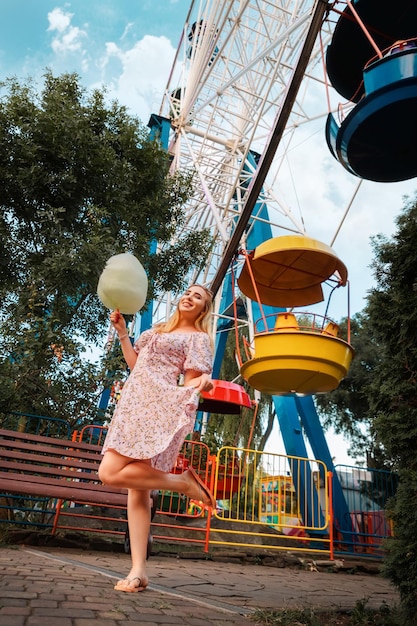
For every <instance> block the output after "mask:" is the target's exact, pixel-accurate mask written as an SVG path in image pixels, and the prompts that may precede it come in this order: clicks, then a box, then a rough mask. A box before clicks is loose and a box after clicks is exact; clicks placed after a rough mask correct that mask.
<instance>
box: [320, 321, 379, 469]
mask: <svg viewBox="0 0 417 626" xmlns="http://www.w3.org/2000/svg"><path fill="white" fill-rule="evenodd" d="M347 323H348V320H347V319H346V318H345V319H343V320H341V322H340V328H341V330H342V335H343V336H346V328H347ZM350 332H351V338H350V343H351V345H352V346H353V348H354V350H355V355H354V359H353V361H352V364H351V366H350V368H349V371H348V373H347V375H346V377H345V378H344V379H343V380H342V381H341V383H340V385H339V386H338V387H337V388H336V389H335V390H334V391H331V392H330V393H328V394H323V395H317V396H316V406H317V410H318V413H319V415H320V419H321V421H322V424H323V427H324V428H328V427H330V426H331V427H333V428H334V430H335V432H336V433H342V434H343V435H345V436H346V438H347V439H348V440H349V442H350V448H349V454H350V455H351V456H353V457H357V458H360V457H363V456H364V454H365V453H366V454H367V457H368V461H369V463H370V464H372V465H373V466H375V467H378V468H379V469H382V468H383V467H385V466H386V465H385V459H383V458H381V454H380V451H379V450H377V449H375V445H374V443H373V442H372V440H371V436H370V419H369V404H368V397H367V389H368V385H369V384H370V383H371V381H372V378H373V372H374V369H375V367H376V365H377V363H378V361H379V355H380V346H379V344H378V342H377V341H376V340H375V338H374V337H373V334H372V332H371V330H370V327H369V321H368V316H367V313H366V311H363V312H362V313H357V314H356V315H354V316H353V317H352V319H351V322H350Z"/></svg>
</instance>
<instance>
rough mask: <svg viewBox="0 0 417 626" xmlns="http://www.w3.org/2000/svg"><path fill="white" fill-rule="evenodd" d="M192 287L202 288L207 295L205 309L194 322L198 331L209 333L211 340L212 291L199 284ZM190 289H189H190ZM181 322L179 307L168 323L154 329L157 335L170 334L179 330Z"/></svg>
mask: <svg viewBox="0 0 417 626" xmlns="http://www.w3.org/2000/svg"><path fill="white" fill-rule="evenodd" d="M190 287H200V289H202V290H203V291H204V293H205V294H206V299H205V303H204V304H205V306H204V309H203V311H201V313H200V315H199V316H198V318H197V319H196V321H195V322H194V325H195V327H196V329H197V330H199V331H200V332H203V333H207V334H208V335H210V338H211V321H212V312H213V307H212V304H213V294H212V293H211V291H210V289H207V287H204V286H203V285H199V284H197V283H195V284H193V285H190ZM190 287H188V289H189V288H190ZM179 322H180V312H179V310H178V305H177V308H176V309H175V311H174V313H173V314H172V315H171V317H170V318H169V319H168V320H167V321H166V322H160V323H159V324H155V326H154V329H155V331H156V332H157V333H169V332H171V330H174V329H175V328H177V326H178V324H179Z"/></svg>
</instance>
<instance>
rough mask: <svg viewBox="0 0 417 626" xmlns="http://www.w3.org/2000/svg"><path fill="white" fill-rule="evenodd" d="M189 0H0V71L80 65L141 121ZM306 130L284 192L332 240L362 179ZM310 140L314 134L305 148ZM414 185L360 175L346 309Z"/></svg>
mask: <svg viewBox="0 0 417 626" xmlns="http://www.w3.org/2000/svg"><path fill="white" fill-rule="evenodd" d="M189 5H190V3H189V0H71V1H69V2H61V3H60V2H57V1H54V0H0V8H1V20H0V81H2V80H4V79H6V78H7V77H11V76H13V77H16V78H18V79H19V80H26V79H28V78H31V79H32V80H34V81H35V82H39V84H41V83H42V76H43V74H44V73H45V70H46V69H50V70H52V72H53V73H54V74H60V73H62V72H77V73H78V74H79V76H80V78H81V83H82V85H83V86H84V87H86V88H87V89H91V88H94V87H101V86H106V89H107V90H108V93H109V97H110V98H115V99H117V100H118V101H119V102H120V104H123V105H125V106H127V107H128V109H129V111H130V112H131V113H132V114H134V115H137V116H138V117H139V118H140V119H141V120H142V121H143V122H144V123H145V124H146V123H147V121H148V119H149V116H150V114H151V113H155V112H158V110H159V106H160V104H161V101H162V95H163V91H164V88H165V86H166V84H167V81H168V76H169V72H170V69H171V65H172V61H173V58H174V55H175V51H176V48H177V46H178V43H179V40H180V36H181V31H182V28H183V25H184V22H185V19H186V17H187V13H188V10H189ZM323 124H324V122H323ZM305 132H306V137H305V140H306V145H305V147H304V148H303V149H302V150H301V151H299V152H298V154H299V155H300V156H299V157H298V158H299V159H300V161H299V163H298V164H297V162H296V159H297V156H296V154H297V153H295V164H294V167H296V168H297V167H298V168H299V169H300V171H306V154H307V155H309V159H308V170H307V171H308V175H304V176H303V184H302V186H300V187H299V188H298V189H296V190H295V191H294V192H293V196H294V197H291V191H289V192H288V197H286V198H285V199H286V201H287V202H288V203H289V204H290V205H291V204H294V205H299V206H300V207H301V210H302V211H303V212H305V223H306V226H307V234H308V235H309V236H312V237H316V238H317V239H320V240H321V241H324V242H325V243H330V242H331V240H332V239H333V237H334V235H335V233H336V230H337V228H338V226H339V224H340V216H341V215H342V214H343V212H344V210H345V207H346V206H347V205H348V203H349V202H350V200H351V198H352V194H353V192H354V189H355V188H356V185H357V183H358V182H359V181H358V179H356V178H355V177H353V176H351V175H347V173H346V172H344V170H343V168H342V166H341V165H340V164H339V163H337V162H336V161H335V160H334V159H333V157H332V156H331V155H330V153H329V152H328V149H327V146H325V140H324V130H323V132H322V134H320V133H321V128H319V130H317V127H316V128H314V129H311V130H308V129H307V130H306V131H305ZM308 133H310V138H309V137H308ZM308 141H312V142H314V144H311V145H312V147H311V148H308ZM318 155H320V158H319V156H318ZM416 190H417V181H416V179H414V180H412V181H405V182H402V183H390V184H377V183H373V182H370V181H364V182H363V183H362V184H361V187H360V189H359V191H358V193H357V195H356V197H355V200H354V202H353V203H352V208H351V209H350V211H349V213H348V215H347V217H346V219H345V221H344V223H343V226H342V227H341V230H340V234H339V235H338V236H337V238H336V240H335V250H336V251H337V253H338V254H339V256H340V257H341V258H342V260H343V261H344V262H345V264H346V265H347V267H348V270H349V277H350V283H351V288H350V293H351V313H352V314H353V313H355V312H358V311H360V310H362V308H363V307H364V305H365V298H366V294H367V292H368V290H369V289H370V288H371V287H372V286H373V277H372V273H371V270H370V267H369V265H370V263H371V261H372V248H371V245H370V237H371V236H373V235H376V234H378V233H381V234H384V235H386V236H387V237H390V236H391V235H392V234H393V232H394V231H395V223H394V221H395V216H396V215H398V214H399V212H400V210H401V208H402V206H403V204H404V203H403V197H404V196H414V192H415V191H416ZM295 196H296V197H295ZM336 205H337V206H338V211H337V215H336V214H335V213H336V211H335V206H336ZM336 319H337V318H336ZM333 441H335V442H336V443H335V446H336V451H335V456H336V461H337V462H340V463H344V462H350V461H351V460H350V459H349V457H348V456H347V455H346V449H347V444H346V442H344V441H343V440H341V439H340V438H335V439H333Z"/></svg>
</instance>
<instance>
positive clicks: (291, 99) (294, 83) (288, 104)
mask: <svg viewBox="0 0 417 626" xmlns="http://www.w3.org/2000/svg"><path fill="white" fill-rule="evenodd" d="M327 8H328V3H327V1H325V0H318V2H317V4H316V7H315V10H314V14H313V17H312V20H311V23H310V26H309V29H308V33H307V36H306V39H305V42H304V45H303V47H302V50H301V52H300V57H299V59H298V62H297V65H296V68H295V71H294V76H293V78H292V80H291V82H290V83H289V85H288V87H287V91H286V94H285V97H284V102H283V104H282V107H281V110H280V111H279V113H278V115H277V118H276V120H275V124H274V127H273V129H272V133H271V137H270V140H269V142H268V145H267V147H266V149H265V150H264V153H263V154H262V156H261V159H260V161H259V165H258V167H257V169H256V171H255V173H254V175H253V178H252V180H251V183H250V185H249V187H248V191H247V193H246V197H245V206H244V207H243V210H242V213H241V215H240V218H239V221H238V222H237V224H236V228H235V230H234V231H233V234H232V236H231V238H230V241H229V243H228V245H227V246H226V248H225V251H224V254H223V257H222V260H221V262H220V265H219V267H218V269H217V272H216V274H215V276H214V278H213V281H212V283H211V287H210V288H211V290H212V291H213V293H214V295H215V294H216V293H217V291H218V290H219V288H220V286H221V284H222V282H223V279H224V277H225V275H226V272H227V270H228V268H229V266H230V263H231V262H232V259H233V256H234V255H235V253H236V251H237V249H238V247H239V244H240V240H241V238H242V235H243V233H244V231H245V228H246V225H247V223H248V221H249V219H250V217H251V214H252V211H253V208H254V206H255V204H256V202H257V200H258V197H259V194H260V192H261V189H262V186H263V184H264V182H265V179H266V176H267V174H268V171H269V169H270V167H271V164H272V161H273V158H274V156H275V153H276V151H277V148H278V145H279V142H280V141H281V138H282V135H283V132H284V130H285V127H286V125H287V122H288V118H289V116H290V113H291V110H292V108H293V106H294V103H295V100H296V97H297V93H298V90H299V88H300V85H301V82H302V80H303V77H304V74H305V72H306V69H307V66H308V62H309V60H310V56H311V53H312V50H313V47H314V43H315V41H316V37H317V35H318V33H319V31H320V29H321V26H322V23H323V17H324V14H325V12H326V10H327Z"/></svg>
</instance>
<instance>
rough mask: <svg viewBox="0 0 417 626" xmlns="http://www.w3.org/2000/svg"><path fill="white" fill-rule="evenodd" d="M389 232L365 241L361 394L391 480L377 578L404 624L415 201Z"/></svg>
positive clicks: (412, 497) (413, 521)
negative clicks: (369, 351) (368, 361)
mask: <svg viewBox="0 0 417 626" xmlns="http://www.w3.org/2000/svg"><path fill="white" fill-rule="evenodd" d="M396 224H397V231H396V233H395V234H394V236H393V238H392V240H391V241H389V240H387V239H386V238H384V237H382V236H378V237H375V238H374V239H373V247H374V253H375V260H374V262H373V270H374V275H375V278H376V283H377V286H376V287H375V288H374V289H372V290H371V292H370V295H369V296H368V304H367V314H368V319H369V324H370V328H371V331H372V333H373V336H374V338H375V340H376V341H377V342H378V345H379V346H380V354H379V360H378V363H377V365H376V367H375V369H374V371H373V375H372V381H371V383H370V384H369V385H368V392H367V393H368V402H369V413H370V416H372V418H373V419H372V433H373V436H374V437H375V440H376V442H377V443H378V444H379V445H380V446H382V448H383V449H384V452H385V454H386V456H387V457H388V458H390V459H392V462H393V465H394V468H395V469H396V470H397V472H398V476H399V487H398V490H397V493H396V496H395V498H394V499H393V501H392V503H391V506H390V515H391V517H392V520H393V523H394V536H393V537H392V538H390V539H389V540H388V541H387V543H386V548H387V554H386V557H385V559H384V571H385V573H386V575H387V576H389V577H390V578H391V580H392V582H393V583H394V584H395V585H396V586H397V587H398V589H399V591H400V595H401V600H402V606H403V608H404V615H405V617H404V619H405V621H404V624H409V623H414V621H413V620H414V619H415V616H416V615H417V506H416V505H417V254H416V241H417V198H415V199H413V200H408V201H407V203H406V205H405V207H404V209H403V211H402V213H401V214H400V216H399V217H398V218H397V221H396Z"/></svg>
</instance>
